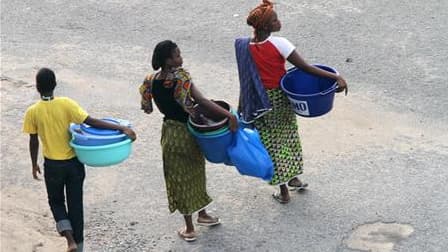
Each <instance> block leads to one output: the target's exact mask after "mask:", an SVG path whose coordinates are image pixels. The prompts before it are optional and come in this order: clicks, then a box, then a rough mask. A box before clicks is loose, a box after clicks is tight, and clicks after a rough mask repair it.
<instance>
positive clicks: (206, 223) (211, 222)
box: [197, 218, 221, 227]
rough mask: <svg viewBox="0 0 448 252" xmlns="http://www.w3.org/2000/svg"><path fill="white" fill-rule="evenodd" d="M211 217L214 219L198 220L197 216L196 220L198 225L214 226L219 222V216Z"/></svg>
mask: <svg viewBox="0 0 448 252" xmlns="http://www.w3.org/2000/svg"><path fill="white" fill-rule="evenodd" d="M213 219H214V221H210V220H208V221H199V218H198V221H197V222H198V225H200V226H205V227H211V226H216V225H219V224H221V220H220V219H219V218H213Z"/></svg>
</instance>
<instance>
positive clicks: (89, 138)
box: [69, 124, 128, 146]
mask: <svg viewBox="0 0 448 252" xmlns="http://www.w3.org/2000/svg"><path fill="white" fill-rule="evenodd" d="M69 130H70V133H71V134H72V139H73V140H72V141H73V143H74V144H77V145H84V146H99V145H107V144H113V143H118V142H121V141H123V140H126V139H127V138H128V137H127V136H126V135H125V134H123V133H121V134H119V135H93V134H88V133H86V132H84V131H82V130H81V126H80V125H79V124H71V125H70V128H69Z"/></svg>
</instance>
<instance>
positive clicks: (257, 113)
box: [235, 38, 272, 124]
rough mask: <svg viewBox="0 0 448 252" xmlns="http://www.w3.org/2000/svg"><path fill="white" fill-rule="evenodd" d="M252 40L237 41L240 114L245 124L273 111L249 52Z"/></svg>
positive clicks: (239, 39)
mask: <svg viewBox="0 0 448 252" xmlns="http://www.w3.org/2000/svg"><path fill="white" fill-rule="evenodd" d="M249 43H250V38H237V39H236V40H235V54H236V61H237V64H238V74H239V78H240V98H239V105H238V113H239V114H240V115H241V120H242V121H243V123H246V124H251V123H253V121H254V120H255V119H257V118H259V117H261V116H263V115H264V114H265V113H267V112H269V111H270V110H271V109H272V105H271V102H270V101H269V97H268V95H267V93H266V90H265V88H264V86H263V83H262V82H261V79H260V75H259V73H258V70H257V66H256V65H255V62H254V60H253V58H252V56H251V54H250V51H249Z"/></svg>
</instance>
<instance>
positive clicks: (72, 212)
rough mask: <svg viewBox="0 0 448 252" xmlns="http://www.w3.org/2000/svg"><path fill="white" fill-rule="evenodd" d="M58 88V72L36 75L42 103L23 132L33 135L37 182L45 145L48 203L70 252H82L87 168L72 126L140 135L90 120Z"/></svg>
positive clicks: (27, 116)
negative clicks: (56, 94)
mask: <svg viewBox="0 0 448 252" xmlns="http://www.w3.org/2000/svg"><path fill="white" fill-rule="evenodd" d="M55 87H56V76H55V74H54V72H53V71H52V70H51V69H48V68H42V69H40V70H39V72H38V73H37V75H36V88H37V91H38V92H39V93H40V96H41V100H40V101H38V102H36V103H35V104H33V105H31V106H30V107H29V108H28V109H27V111H26V113H25V120H24V123H23V131H24V132H25V133H28V134H30V141H29V149H30V155H31V163H32V174H33V178H34V179H39V178H38V173H39V174H40V173H41V170H40V167H39V165H38V164H37V155H38V151H39V139H40V141H41V143H42V152H43V156H44V178H45V186H46V188H47V194H48V203H49V204H50V208H51V212H52V213H53V217H54V219H55V221H56V229H57V231H58V232H59V234H60V235H61V236H65V238H66V239H67V251H70V252H72V251H82V250H83V248H82V247H83V240H84V235H83V233H84V219H83V199H82V197H83V189H82V187H83V182H84V177H85V169H84V164H82V163H80V162H79V161H78V159H77V158H76V154H75V152H74V150H73V149H72V148H71V147H70V145H69V142H70V133H69V131H68V128H69V125H70V123H76V124H81V123H86V124H89V125H91V126H93V127H96V128H108V129H117V130H121V131H123V133H125V134H126V135H127V136H129V138H131V139H132V140H135V139H136V135H135V132H134V131H133V130H132V129H130V128H128V127H125V126H122V125H117V124H112V123H108V122H105V121H102V120H98V119H95V118H92V117H90V116H89V115H88V114H87V112H85V111H84V110H83V109H82V108H81V107H80V106H79V105H78V104H77V103H76V102H75V101H74V100H72V99H70V98H67V97H54V95H53V91H54V89H55ZM64 188H65V193H66V195H64ZM65 201H67V206H66V205H65Z"/></svg>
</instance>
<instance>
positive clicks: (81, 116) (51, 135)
mask: <svg viewBox="0 0 448 252" xmlns="http://www.w3.org/2000/svg"><path fill="white" fill-rule="evenodd" d="M87 117H88V114H87V112H86V111H84V109H82V108H81V107H80V106H79V105H78V103H76V102H75V101H74V100H72V99H70V98H67V97H55V98H54V99H53V100H50V101H43V100H41V101H38V102H36V103H35V104H33V105H31V106H30V107H29V108H28V109H27V111H26V113H25V119H24V122H23V132H25V133H28V134H37V135H38V136H39V138H40V141H41V142H42V152H43V155H44V157H46V158H49V159H54V160H66V159H70V158H73V157H75V156H76V155H75V152H74V151H73V149H72V147H70V144H69V142H70V132H69V127H70V123H77V124H80V123H83V122H84V120H86V118H87Z"/></svg>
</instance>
